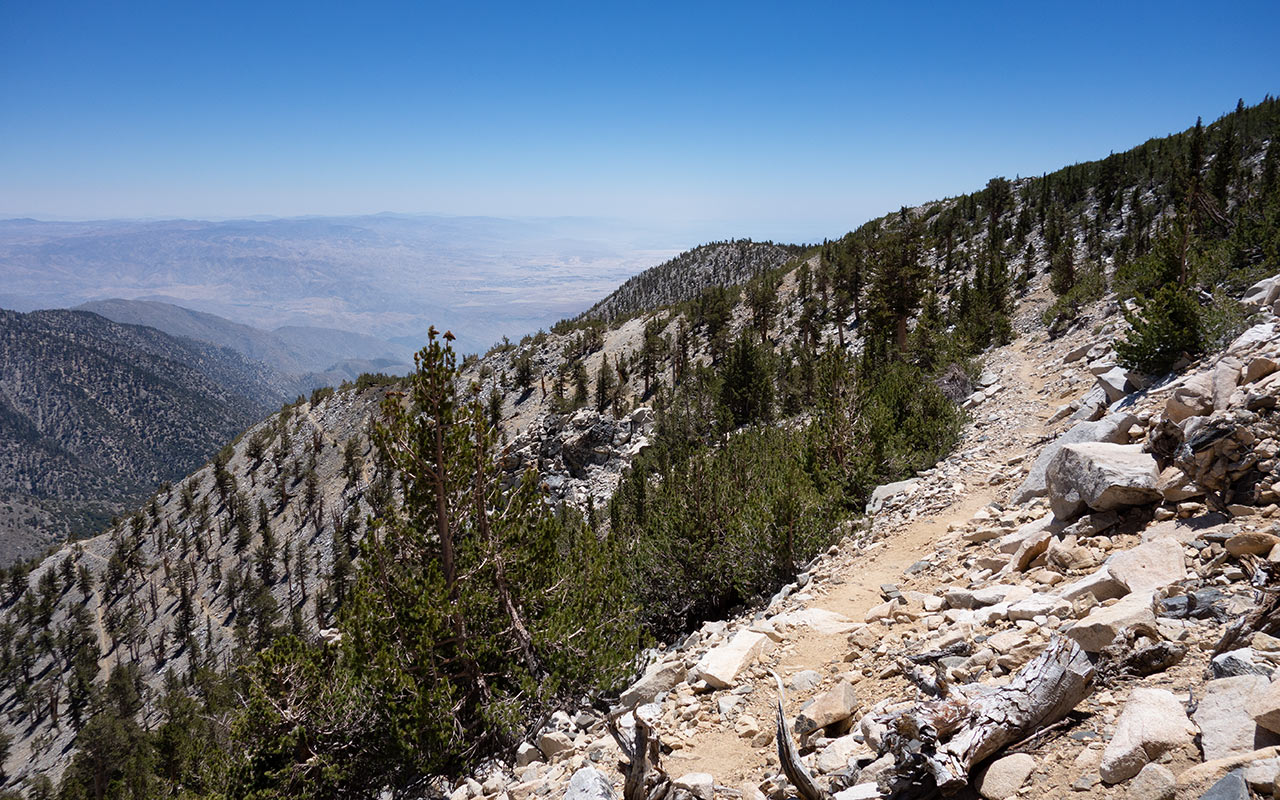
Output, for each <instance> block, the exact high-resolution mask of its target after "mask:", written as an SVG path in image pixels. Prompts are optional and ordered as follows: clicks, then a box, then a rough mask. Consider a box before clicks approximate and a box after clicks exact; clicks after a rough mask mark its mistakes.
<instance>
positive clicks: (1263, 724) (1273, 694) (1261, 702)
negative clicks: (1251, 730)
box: [1249, 683, 1280, 733]
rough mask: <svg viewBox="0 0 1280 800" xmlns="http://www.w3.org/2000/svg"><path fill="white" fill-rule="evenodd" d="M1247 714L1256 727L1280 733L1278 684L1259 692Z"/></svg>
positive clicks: (1279, 687) (1279, 686)
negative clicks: (1250, 716) (1251, 717)
mask: <svg viewBox="0 0 1280 800" xmlns="http://www.w3.org/2000/svg"><path fill="white" fill-rule="evenodd" d="M1249 713H1250V714H1251V715H1252V716H1253V721H1254V722H1256V723H1257V724H1258V727H1260V728H1266V729H1267V730H1269V731H1271V732H1273V733H1280V683H1272V684H1270V685H1268V686H1267V688H1266V689H1264V690H1263V691H1262V692H1260V693H1259V694H1258V696H1257V698H1255V700H1254V703H1253V706H1252V707H1251V708H1250V710H1249Z"/></svg>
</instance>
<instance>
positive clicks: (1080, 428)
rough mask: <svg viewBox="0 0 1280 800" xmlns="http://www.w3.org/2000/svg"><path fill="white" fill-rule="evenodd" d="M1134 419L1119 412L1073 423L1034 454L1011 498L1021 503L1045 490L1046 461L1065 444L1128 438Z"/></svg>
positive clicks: (1124, 440)
mask: <svg viewBox="0 0 1280 800" xmlns="http://www.w3.org/2000/svg"><path fill="white" fill-rule="evenodd" d="M1137 421H1138V418H1137V417H1135V416H1134V415H1132V414H1127V413H1123V412H1121V413H1117V414H1110V415H1108V416H1106V417H1104V418H1102V419H1100V420H1098V421H1097V422H1081V423H1079V424H1077V425H1075V426H1074V427H1072V428H1071V429H1070V430H1068V431H1067V432H1066V433H1064V434H1062V435H1061V436H1059V437H1058V438H1057V439H1056V440H1054V441H1053V442H1052V443H1051V444H1049V445H1048V446H1046V447H1045V448H1044V449H1043V450H1041V451H1040V455H1038V456H1036V460H1035V461H1034V462H1032V464H1031V469H1030V470H1029V471H1028V472H1027V477H1026V478H1024V479H1023V481H1022V485H1021V486H1019V487H1018V491H1017V492H1015V493H1014V495H1013V499H1012V502H1013V503H1015V504H1019V505H1020V504H1022V503H1026V502H1028V501H1030V500H1032V499H1033V498H1036V497H1043V496H1045V495H1046V494H1048V492H1049V489H1048V485H1047V483H1046V480H1045V474H1046V472H1047V471H1048V469H1049V462H1050V461H1052V460H1053V457H1054V456H1055V455H1057V454H1058V451H1059V450H1061V449H1062V448H1063V447H1064V446H1066V445H1069V444H1078V443H1080V442H1116V443H1124V442H1127V441H1129V428H1131V427H1133V424H1134V423H1135V422H1137Z"/></svg>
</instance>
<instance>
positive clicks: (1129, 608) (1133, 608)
mask: <svg viewBox="0 0 1280 800" xmlns="http://www.w3.org/2000/svg"><path fill="white" fill-rule="evenodd" d="M1153 599H1154V598H1153V595H1152V594H1151V593H1150V592H1135V593H1134V594H1130V595H1126V596H1125V597H1124V598H1122V599H1121V600H1120V601H1119V602H1117V603H1116V604H1115V605H1112V606H1098V607H1097V608H1095V609H1093V610H1092V611H1090V612H1089V615H1088V616H1087V617H1085V618H1084V619H1082V620H1080V621H1079V622H1077V623H1075V624H1074V625H1072V626H1071V627H1070V628H1067V629H1066V630H1065V631H1063V633H1065V634H1066V635H1067V636H1070V637H1071V638H1072V639H1075V640H1076V642H1078V643H1079V644H1080V647H1081V648H1082V649H1083V650H1084V651H1085V652H1087V653H1098V652H1101V651H1102V649H1103V648H1105V647H1106V646H1107V645H1109V644H1111V642H1112V640H1113V639H1115V638H1116V634H1117V633H1119V632H1120V631H1121V630H1123V629H1124V628H1127V627H1129V626H1130V625H1138V624H1142V625H1148V626H1150V627H1152V628H1154V627H1155V625H1156V615H1155V613H1154V612H1153V611H1152V610H1151V604H1152V601H1153Z"/></svg>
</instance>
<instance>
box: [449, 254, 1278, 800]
mask: <svg viewBox="0 0 1280 800" xmlns="http://www.w3.org/2000/svg"><path fill="white" fill-rule="evenodd" d="M1278 296H1280V277H1278V278H1277V279H1272V280H1270V281H1267V282H1264V283H1262V284H1259V286H1257V287H1255V288H1254V289H1253V290H1251V292H1250V293H1249V294H1248V295H1247V296H1246V301H1247V302H1248V303H1249V304H1250V306H1251V307H1253V308H1254V309H1256V310H1258V312H1259V316H1258V317H1257V318H1256V324H1255V325H1253V327H1250V328H1249V329H1248V330H1247V331H1246V332H1245V333H1244V334H1243V335H1241V336H1240V337H1238V338H1237V339H1236V340H1234V341H1233V342H1232V343H1231V344H1230V345H1229V346H1228V347H1227V348H1226V349H1225V351H1223V352H1221V353H1217V354H1215V355H1213V356H1211V357H1209V358H1205V359H1203V360H1201V361H1200V362H1197V363H1194V364H1191V365H1189V366H1188V367H1187V368H1186V370H1185V371H1184V372H1182V373H1181V374H1180V375H1177V376H1176V377H1174V378H1172V379H1167V380H1164V381H1161V382H1159V383H1157V384H1155V385H1152V386H1149V387H1146V388H1143V389H1138V388H1137V387H1136V386H1134V385H1133V384H1134V383H1140V382H1141V381H1140V380H1138V381H1135V380H1134V379H1136V378H1138V376H1127V378H1128V379H1129V381H1130V383H1129V385H1123V384H1121V385H1120V386H1118V387H1117V386H1116V384H1117V382H1118V378H1119V377H1120V376H1119V375H1117V374H1115V369H1116V368H1115V365H1114V361H1113V360H1112V357H1111V355H1110V343H1111V342H1112V341H1113V340H1114V337H1115V336H1116V334H1117V332H1118V331H1120V330H1121V327H1122V326H1121V325H1120V324H1118V315H1117V314H1116V313H1115V308H1114V306H1110V307H1108V306H1107V304H1100V305H1098V306H1095V307H1094V308H1092V309H1091V312H1090V314H1089V315H1088V316H1086V318H1085V320H1084V322H1083V324H1081V325H1079V326H1078V327H1077V328H1076V330H1075V332H1074V333H1071V334H1070V335H1068V336H1066V337H1064V338H1062V339H1059V340H1057V341H1050V340H1048V339H1047V338H1046V337H1045V335H1044V334H1043V333H1042V332H1039V331H1038V330H1037V328H1038V326H1037V325H1036V324H1035V323H1034V322H1033V320H1034V319H1035V318H1036V317H1037V316H1038V315H1039V312H1040V311H1042V310H1043V308H1044V306H1045V305H1046V303H1047V300H1046V298H1045V297H1044V295H1038V296H1033V297H1032V298H1031V300H1030V301H1029V302H1028V303H1027V304H1026V305H1024V308H1023V314H1022V316H1021V325H1020V327H1021V328H1022V329H1023V333H1022V335H1021V337H1020V338H1019V339H1018V340H1016V341H1015V342H1014V343H1012V344H1011V345H1009V346H1007V347H1003V348H1000V349H998V350H996V351H994V352H992V353H991V354H990V356H989V358H988V360H987V372H986V375H985V376H984V381H983V383H986V384H987V386H986V387H985V388H984V389H980V390H979V391H977V392H975V393H974V394H973V395H972V396H971V397H970V399H969V400H968V401H967V402H968V404H969V405H970V407H971V408H972V409H973V415H972V419H971V422H970V424H969V425H968V427H967V429H966V432H965V437H964V441H963V443H962V444H961V446H960V447H959V448H958V449H957V451H956V452H955V453H954V454H953V455H952V456H950V457H948V458H947V459H945V460H944V461H942V462H941V463H939V464H938V465H937V466H936V467H935V468H934V469H931V470H928V471H926V472H924V473H922V474H920V475H918V476H917V477H916V478H914V479H912V480H910V481H904V482H902V483H900V484H895V485H893V486H887V487H883V488H882V489H881V490H879V491H877V493H876V496H875V497H874V498H873V501H872V504H871V507H870V510H872V511H873V512H874V513H873V515H872V517H871V520H870V525H869V526H867V527H865V528H853V529H850V531H849V533H848V535H847V536H846V537H845V538H844V540H843V541H842V542H841V543H840V544H839V545H838V546H836V547H833V548H832V549H831V551H830V552H829V553H827V554H826V555H824V556H822V557H820V558H818V559H817V560H815V561H814V562H813V563H812V564H811V565H810V566H809V568H808V569H807V570H806V572H804V573H803V574H801V575H800V577H799V579H798V580H797V581H796V582H795V583H793V584H791V585H789V586H787V587H785V588H784V589H783V590H782V591H781V592H779V594H778V595H777V596H776V597H775V598H774V599H773V601H772V602H771V603H769V604H768V605H767V606H766V607H764V608H761V609H758V610H755V611H753V612H751V613H750V614H748V615H746V616H743V617H740V618H737V619H732V620H727V621H725V622H716V623H708V624H707V625H704V626H703V628H702V629H701V630H700V631H698V632H696V633H694V634H693V635H691V636H690V637H688V638H687V639H686V640H685V641H684V642H682V643H680V644H679V645H678V646H676V647H674V648H672V649H670V650H667V651H658V652H655V653H654V654H653V662H652V663H651V665H650V667H649V669H648V670H647V672H646V674H645V676H644V677H643V678H642V679H641V680H640V681H639V682H637V683H636V684H635V685H634V686H632V687H631V688H630V689H629V690H628V691H627V692H626V693H624V694H623V696H622V704H621V705H620V706H619V707H618V708H617V709H616V713H618V714H623V716H621V723H622V725H623V728H624V730H629V729H631V727H633V726H634V722H633V721H632V720H633V719H634V716H641V717H643V718H644V719H647V720H649V722H650V723H651V724H652V725H653V727H654V730H655V731H656V732H657V734H658V736H659V737H660V739H661V742H662V753H663V755H662V757H661V768H662V770H664V771H665V774H666V776H667V777H669V778H670V779H671V780H672V783H671V787H672V788H673V789H674V790H675V792H676V796H693V797H699V798H711V797H713V796H715V797H720V796H724V797H731V796H732V797H737V796H743V797H757V798H760V797H770V798H781V797H783V796H791V794H792V793H793V792H794V791H795V789H794V788H793V787H792V786H791V785H790V783H789V782H788V781H787V779H786V778H785V777H784V776H782V775H781V774H780V764H779V762H778V756H777V753H776V750H775V746H774V730H775V729H774V725H773V717H774V704H775V703H776V702H777V699H778V692H777V690H776V689H775V687H774V683H773V680H772V678H771V676H770V673H771V672H772V673H777V674H778V675H780V676H781V677H782V679H783V681H784V683H785V685H786V687H787V694H788V697H787V709H788V714H789V715H790V716H788V718H787V722H788V730H787V735H788V736H792V737H795V738H796V739H797V741H799V743H800V747H801V753H803V754H804V755H803V761H804V763H805V765H806V766H807V768H808V770H809V771H810V772H811V773H812V774H813V775H815V776H816V780H817V785H818V787H819V789H821V790H831V791H833V792H836V793H837V794H836V797H837V798H841V799H842V800H845V799H850V800H851V799H852V798H870V797H881V796H887V795H886V792H887V791H888V789H889V788H890V786H891V785H892V784H893V783H894V782H895V780H901V779H903V778H905V777H906V776H907V775H909V774H910V773H911V772H912V767H911V765H910V764H907V763H903V762H902V761H901V760H900V759H899V760H898V761H896V762H895V758H894V755H893V753H892V749H893V748H892V746H891V745H890V744H889V743H888V740H890V739H892V738H893V737H890V736H887V735H886V728H885V724H886V723H891V722H892V720H893V719H895V717H894V716H893V714H894V713H895V712H902V711H904V710H909V709H912V708H913V707H914V704H915V703H917V702H919V701H920V700H921V699H922V698H923V699H928V698H927V696H926V695H924V693H923V692H922V687H929V686H933V688H935V689H936V685H933V682H932V680H931V678H930V676H931V675H934V673H936V679H942V680H945V684H944V685H945V686H946V687H949V688H945V689H944V690H943V691H945V692H947V693H948V695H949V696H951V697H953V698H954V697H962V696H965V695H967V696H969V697H974V696H978V695H979V694H980V693H981V692H982V691H984V690H985V691H990V690H992V689H995V688H996V687H999V686H1002V685H1007V684H1008V683H1009V681H1010V677H1011V674H1012V673H1015V672H1017V671H1018V670H1019V669H1020V668H1022V667H1023V666H1024V665H1026V664H1027V662H1028V661H1030V660H1031V659H1032V658H1033V657H1035V656H1036V655H1037V654H1038V653H1040V652H1041V651H1042V650H1043V649H1044V648H1045V647H1046V645H1048V644H1049V643H1050V642H1052V641H1054V640H1055V639H1057V638H1058V637H1063V638H1065V639H1066V640H1068V641H1070V642H1072V643H1074V646H1078V647H1079V648H1080V649H1081V650H1083V651H1085V652H1086V653H1088V654H1089V657H1090V659H1091V660H1092V661H1093V662H1094V668H1092V669H1091V671H1093V673H1094V674H1093V680H1092V686H1091V690H1090V691H1089V693H1088V696H1087V697H1086V698H1085V699H1084V700H1083V702H1081V703H1079V704H1078V706H1077V707H1076V709H1075V711H1074V713H1073V714H1072V715H1070V716H1068V717H1066V722H1065V723H1063V724H1061V725H1058V726H1055V728H1054V729H1053V730H1052V731H1051V732H1050V733H1049V735H1047V736H1043V737H1037V738H1033V739H1030V740H1029V741H1027V742H1025V743H1022V744H1019V745H1017V746H1015V747H1013V748H1011V749H1009V750H1005V751H1003V752H1001V753H999V754H998V756H997V757H996V758H995V759H994V762H993V763H990V765H989V766H988V765H985V764H984V765H983V769H980V770H978V771H977V773H976V775H975V776H973V777H974V780H973V785H974V787H975V788H976V791H977V792H978V793H979V794H981V795H982V796H983V797H986V798H1007V797H1014V796H1049V797H1061V796H1079V797H1099V798H1103V797H1106V798H1118V797H1128V798H1156V797H1162V798H1170V797H1177V798H1199V797H1202V796H1203V797H1214V798H1220V797H1232V798H1235V797H1239V798H1246V797H1249V796H1251V795H1250V794H1249V792H1250V791H1252V792H1254V793H1255V794H1254V795H1252V796H1267V797H1270V796H1272V793H1273V791H1274V790H1275V786H1276V785H1277V779H1278V777H1280V750H1278V749H1277V747H1276V746H1275V745H1278V744H1280V724H1277V722H1276V719H1277V718H1280V711H1277V709H1280V692H1277V691H1276V688H1275V686H1273V685H1272V684H1271V676H1273V675H1276V674H1277V670H1280V639H1277V638H1275V635H1276V634H1277V633H1280V630H1277V628H1276V626H1277V622H1276V620H1275V617H1274V615H1271V616H1268V614H1271V612H1269V611H1267V609H1269V608H1270V606H1269V605H1268V603H1270V602H1271V601H1270V600H1268V598H1269V597H1272V596H1273V595H1268V594H1267V593H1266V591H1267V590H1272V591H1274V590H1275V589H1276V588H1277V586H1278V585H1280V581H1278V580H1277V576H1278V575H1280V567H1277V566H1276V564H1277V562H1280V536H1278V535H1277V533H1278V532H1280V525H1278V524H1277V522H1276V519H1277V515H1280V505H1278V504H1277V500H1278V499H1280V495H1278V494H1277V492H1276V488H1275V481H1276V477H1275V476H1276V473H1275V467H1276V460H1275V454H1276V450H1277V444H1276V442H1277V436H1278V435H1280V420H1277V418H1276V416H1275V414H1276V411H1275V408H1276V402H1277V394H1278V393H1277V391H1276V386H1278V385H1280V384H1278V383H1277V381H1278V380H1280V371H1277V370H1278V367H1280V319H1277V318H1276V316H1275V313H1274V312H1275V311H1280V308H1276V307H1275V305H1274V304H1275V301H1276V299H1277V297H1278ZM1095 330H1096V331H1100V333H1097V334H1095V333H1093V331H1095ZM1095 389H1097V390H1101V391H1103V392H1104V393H1105V394H1106V395H1107V397H1108V400H1109V402H1105V403H1103V404H1101V405H1098V404H1095V403H1093V402H1090V401H1089V399H1088V397H1089V395H1090V394H1091V393H1092V392H1094V390H1095ZM1064 401H1070V402H1069V403H1067V404H1065V405H1063V403H1064ZM1073 407H1075V408H1076V409H1081V410H1079V411H1073ZM1072 415H1074V416H1075V417H1076V419H1070V418H1069V417H1070V416H1072ZM1260 612H1263V613H1260ZM922 667H923V669H922ZM929 667H932V669H929ZM1277 685H1280V684H1277ZM624 712H625V713H624ZM791 723H794V724H791ZM620 756H621V753H620V751H619V749H618V747H617V745H616V743H615V742H614V740H613V738H612V737H611V736H610V735H609V734H608V733H607V731H606V730H605V725H604V720H603V719H602V718H601V717H600V715H599V714H595V713H590V712H587V713H582V714H579V715H577V716H575V717H571V716H570V715H564V716H563V717H560V718H558V719H557V720H554V721H553V723H552V725H550V726H549V727H548V728H547V729H545V730H544V731H543V732H542V733H541V734H540V735H539V736H538V737H535V738H534V740H533V741H531V742H530V743H529V744H527V745H526V746H524V747H523V748H522V750H521V755H520V757H519V758H518V760H517V762H516V763H515V764H513V765H510V766H508V767H505V768H498V769H496V770H495V771H494V772H492V773H490V774H487V775H480V776H477V779H476V780H475V781H468V782H464V783H462V784H459V785H458V786H456V787H453V793H452V795H451V797H453V798H455V800H463V799H464V798H468V797H475V798H479V797H486V798H495V797H499V796H503V795H504V794H505V795H506V796H509V797H512V798H525V797H532V796H544V795H556V796H559V795H561V794H565V796H569V797H574V798H575V799H576V798H581V797H586V796H601V794H599V793H603V792H605V789H604V788H603V786H604V785H605V784H609V785H611V786H612V787H613V789H612V791H620V790H621V788H622V786H621V778H622V776H621V774H620V773H618V772H617V771H615V770H613V769H612V767H611V765H612V764H614V763H616V762H617V760H618V759H619V758H620ZM570 777H572V778H573V780H572V781H570ZM593 785H594V786H596V787H597V792H598V793H597V794H594V795H593V794H590V793H589V792H587V789H589V788H590V787H591V786H593ZM1211 787H1212V788H1211ZM446 788H449V787H446Z"/></svg>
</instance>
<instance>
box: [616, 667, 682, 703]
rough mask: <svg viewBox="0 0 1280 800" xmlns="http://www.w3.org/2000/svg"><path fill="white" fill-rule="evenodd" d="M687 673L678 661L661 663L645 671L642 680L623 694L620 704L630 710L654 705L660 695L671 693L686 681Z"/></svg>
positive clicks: (619, 699) (619, 700)
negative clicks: (647, 704)
mask: <svg viewBox="0 0 1280 800" xmlns="http://www.w3.org/2000/svg"><path fill="white" fill-rule="evenodd" d="M686 672H687V671H686V670H685V668H684V664H683V663H681V662H680V661H679V660H678V659H671V660H667V661H659V662H658V663H657V664H654V665H653V666H651V667H649V669H647V670H645V673H644V675H642V676H641V677H640V680H638V681H636V682H635V683H633V684H631V687H630V688H628V689H627V690H626V691H625V692H623V693H622V696H621V697H620V698H618V702H619V703H621V704H622V705H624V706H626V707H628V708H633V707H635V706H642V705H644V704H645V703H652V702H653V701H654V698H656V697H657V696H658V695H660V694H662V693H663V692H669V691H671V690H672V689H673V688H675V686H676V684H678V683H680V681H682V680H684V678H685V674H686Z"/></svg>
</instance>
